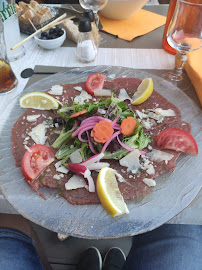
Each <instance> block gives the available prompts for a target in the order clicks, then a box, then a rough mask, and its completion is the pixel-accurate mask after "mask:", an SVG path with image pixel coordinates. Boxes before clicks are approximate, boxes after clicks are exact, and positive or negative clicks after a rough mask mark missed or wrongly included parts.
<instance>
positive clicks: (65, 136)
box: [52, 128, 73, 148]
mask: <svg viewBox="0 0 202 270" xmlns="http://www.w3.org/2000/svg"><path fill="white" fill-rule="evenodd" d="M72 132H73V131H71V130H69V131H66V130H65V128H63V129H62V130H61V132H60V135H59V137H58V138H57V139H56V140H55V141H54V143H53V144H52V147H53V148H60V147H61V146H62V145H63V144H66V143H68V142H69V141H71V140H72Z"/></svg>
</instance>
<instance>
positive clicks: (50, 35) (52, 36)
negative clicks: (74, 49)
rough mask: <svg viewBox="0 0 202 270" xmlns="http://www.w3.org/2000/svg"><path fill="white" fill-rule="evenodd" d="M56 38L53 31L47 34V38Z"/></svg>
mask: <svg viewBox="0 0 202 270" xmlns="http://www.w3.org/2000/svg"><path fill="white" fill-rule="evenodd" d="M55 38H56V34H55V33H51V34H49V35H48V39H55Z"/></svg>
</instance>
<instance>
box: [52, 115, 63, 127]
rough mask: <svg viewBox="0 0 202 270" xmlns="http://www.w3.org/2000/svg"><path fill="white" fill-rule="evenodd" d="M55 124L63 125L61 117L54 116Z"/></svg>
mask: <svg viewBox="0 0 202 270" xmlns="http://www.w3.org/2000/svg"><path fill="white" fill-rule="evenodd" d="M55 124H58V125H59V126H61V125H63V120H62V117H59V116H58V117H56V118H54V120H53V125H54V126H55Z"/></svg>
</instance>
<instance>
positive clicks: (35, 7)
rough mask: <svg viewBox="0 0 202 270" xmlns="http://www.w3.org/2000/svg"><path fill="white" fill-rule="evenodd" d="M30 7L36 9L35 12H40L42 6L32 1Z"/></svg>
mask: <svg viewBox="0 0 202 270" xmlns="http://www.w3.org/2000/svg"><path fill="white" fill-rule="evenodd" d="M30 5H31V7H32V8H33V9H34V11H35V12H37V11H39V10H40V8H41V6H40V5H39V4H38V3H37V2H36V1H33V0H31V1H30Z"/></svg>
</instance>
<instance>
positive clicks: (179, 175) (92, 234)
mask: <svg viewBox="0 0 202 270" xmlns="http://www.w3.org/2000/svg"><path fill="white" fill-rule="evenodd" d="M93 72H104V73H105V74H106V75H107V77H106V79H107V80H110V79H113V78H115V77H116V78H118V77H136V78H140V79H144V78H146V77H152V78H153V81H154V88H155V90H156V91H158V92H159V93H161V94H162V95H163V96H164V97H165V98H167V99H168V100H169V101H170V102H172V103H173V104H175V105H176V106H177V107H179V108H180V110H181V112H182V119H183V120H184V121H187V122H189V123H191V125H192V135H193V136H194V137H195V139H196V141H197V144H198V147H199V155H198V156H191V155H181V156H180V158H179V159H178V162H177V168H176V169H175V170H174V171H173V172H172V173H169V174H165V175H163V176H161V177H160V178H158V179H157V185H156V187H155V188H154V190H153V193H152V195H150V196H148V197H146V198H144V199H143V200H142V201H141V202H138V203H135V202H130V203H129V204H128V208H129V210H130V214H129V215H124V216H122V217H119V218H112V217H111V216H110V215H108V213H107V212H106V211H105V210H104V209H103V208H102V206H101V205H90V206H89V205H88V206H87V205H86V206H85V205H84V206H74V205H71V204H69V203H68V202H67V201H66V200H65V199H64V198H62V197H59V196H58V195H57V191H56V190H51V189H47V188H43V193H44V195H45V197H46V198H47V200H43V199H42V198H41V197H40V196H38V195H37V194H36V193H35V192H34V191H33V190H32V189H31V187H30V186H29V185H28V184H27V183H26V182H25V181H24V179H23V177H22V174H21V169H20V168H16V166H15V160H14V158H13V155H12V144H11V139H10V138H11V129H12V126H13V124H14V123H15V121H16V120H17V119H18V117H19V116H20V115H22V114H23V112H24V109H22V108H20V107H19V96H18V97H16V98H15V100H14V101H12V102H11V103H10V104H9V106H8V107H7V115H8V120H7V121H6V123H5V124H4V126H3V129H2V132H1V138H0V140H1V142H0V155H1V161H0V168H1V175H0V186H1V190H2V192H3V194H4V196H5V197H6V199H7V200H8V201H9V202H10V203H11V204H12V205H13V207H14V208H15V209H16V210H17V211H18V212H19V213H20V214H22V215H23V216H24V217H26V218H28V219H30V220H31V221H33V222H35V223H37V224H40V225H41V226H44V227H46V228H48V229H50V230H52V231H55V232H60V233H64V234H68V235H71V236H76V237H82V238H94V239H104V238H116V237H122V236H130V235H136V234H139V233H143V232H146V231H150V230H153V229H154V228H156V227H158V226H160V225H162V224H163V223H165V222H166V221H168V220H169V219H171V218H172V217H174V216H175V215H176V214H178V213H179V212H180V211H182V210H183V209H184V208H185V207H187V206H188V205H189V204H190V202H191V201H192V200H193V199H194V198H195V196H196V195H197V193H198V192H199V190H200V188H201V186H202V182H201V179H202V174H201V166H200V165H199V164H202V130H201V123H202V113H201V111H200V109H199V108H198V107H196V105H195V104H194V103H193V102H192V100H191V99H189V98H188V97H187V96H186V95H185V94H184V93H183V92H182V91H181V90H180V89H178V88H176V87H175V86H172V85H170V84H168V83H167V82H166V81H164V80H162V79H161V78H159V77H156V76H153V75H152V76H151V74H149V73H146V72H142V71H138V70H134V69H131V68H125V67H112V66H97V67H85V68H76V69H72V70H70V71H65V72H62V73H58V74H55V75H53V76H49V77H47V78H45V79H43V80H41V81H39V82H37V83H35V84H33V85H32V86H30V87H29V88H27V89H26V90H25V91H23V95H24V94H25V93H28V92H32V91H46V90H47V89H49V88H50V87H51V86H52V85H55V84H64V83H76V82H81V81H85V80H86V78H87V76H88V75H89V74H90V73H93Z"/></svg>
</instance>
